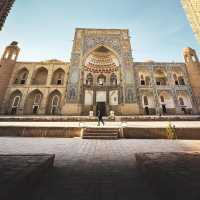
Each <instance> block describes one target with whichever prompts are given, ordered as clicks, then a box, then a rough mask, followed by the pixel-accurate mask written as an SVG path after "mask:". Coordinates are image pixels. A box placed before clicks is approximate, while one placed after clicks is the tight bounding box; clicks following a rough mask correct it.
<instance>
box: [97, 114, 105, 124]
mask: <svg viewBox="0 0 200 200" xmlns="http://www.w3.org/2000/svg"><path fill="white" fill-rule="evenodd" d="M97 117H98V126H100V122H101V123H102V124H103V126H104V121H103V114H102V112H101V111H100V110H98V111H97Z"/></svg>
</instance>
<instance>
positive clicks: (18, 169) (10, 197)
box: [0, 154, 54, 200]
mask: <svg viewBox="0 0 200 200" xmlns="http://www.w3.org/2000/svg"><path fill="white" fill-rule="evenodd" d="M53 162H54V155H47V154H46V155H44V154H40V155H6V154H4V155H0V199H2V200H18V199H27V197H30V193H31V191H32V187H34V185H35V184H36V183H38V182H39V181H40V178H41V177H42V175H43V174H45V173H46V172H47V171H48V170H49V169H50V168H52V167H53Z"/></svg>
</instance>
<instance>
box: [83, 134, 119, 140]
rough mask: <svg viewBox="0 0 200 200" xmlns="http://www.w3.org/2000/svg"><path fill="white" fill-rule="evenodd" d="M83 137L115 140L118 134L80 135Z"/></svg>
mask: <svg viewBox="0 0 200 200" xmlns="http://www.w3.org/2000/svg"><path fill="white" fill-rule="evenodd" d="M82 138H83V139H104V140H105V139H106V140H116V139H118V135H116V136H114V135H113V136H106V135H104V136H101V135H96V136H85V135H84V136H83V137H82Z"/></svg>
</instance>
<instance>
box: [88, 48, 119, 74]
mask: <svg viewBox="0 0 200 200" xmlns="http://www.w3.org/2000/svg"><path fill="white" fill-rule="evenodd" d="M118 67H119V61H118V59H117V57H116V56H115V55H114V53H112V52H111V51H110V50H109V49H107V48H106V47H104V46H101V47H98V48H97V49H96V50H95V51H93V52H92V53H91V54H90V55H89V56H88V58H87V59H86V62H85V70H87V71H90V72H94V73H112V72H114V71H117V69H118Z"/></svg>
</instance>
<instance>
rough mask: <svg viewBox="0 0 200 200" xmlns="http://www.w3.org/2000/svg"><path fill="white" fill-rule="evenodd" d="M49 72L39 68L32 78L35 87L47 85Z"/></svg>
mask: <svg viewBox="0 0 200 200" xmlns="http://www.w3.org/2000/svg"><path fill="white" fill-rule="evenodd" d="M47 76H48V70H47V69H46V68H44V67H41V68H39V69H38V70H37V71H36V72H35V73H34V75H33V77H32V84H33V85H45V84H46V83H47Z"/></svg>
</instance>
